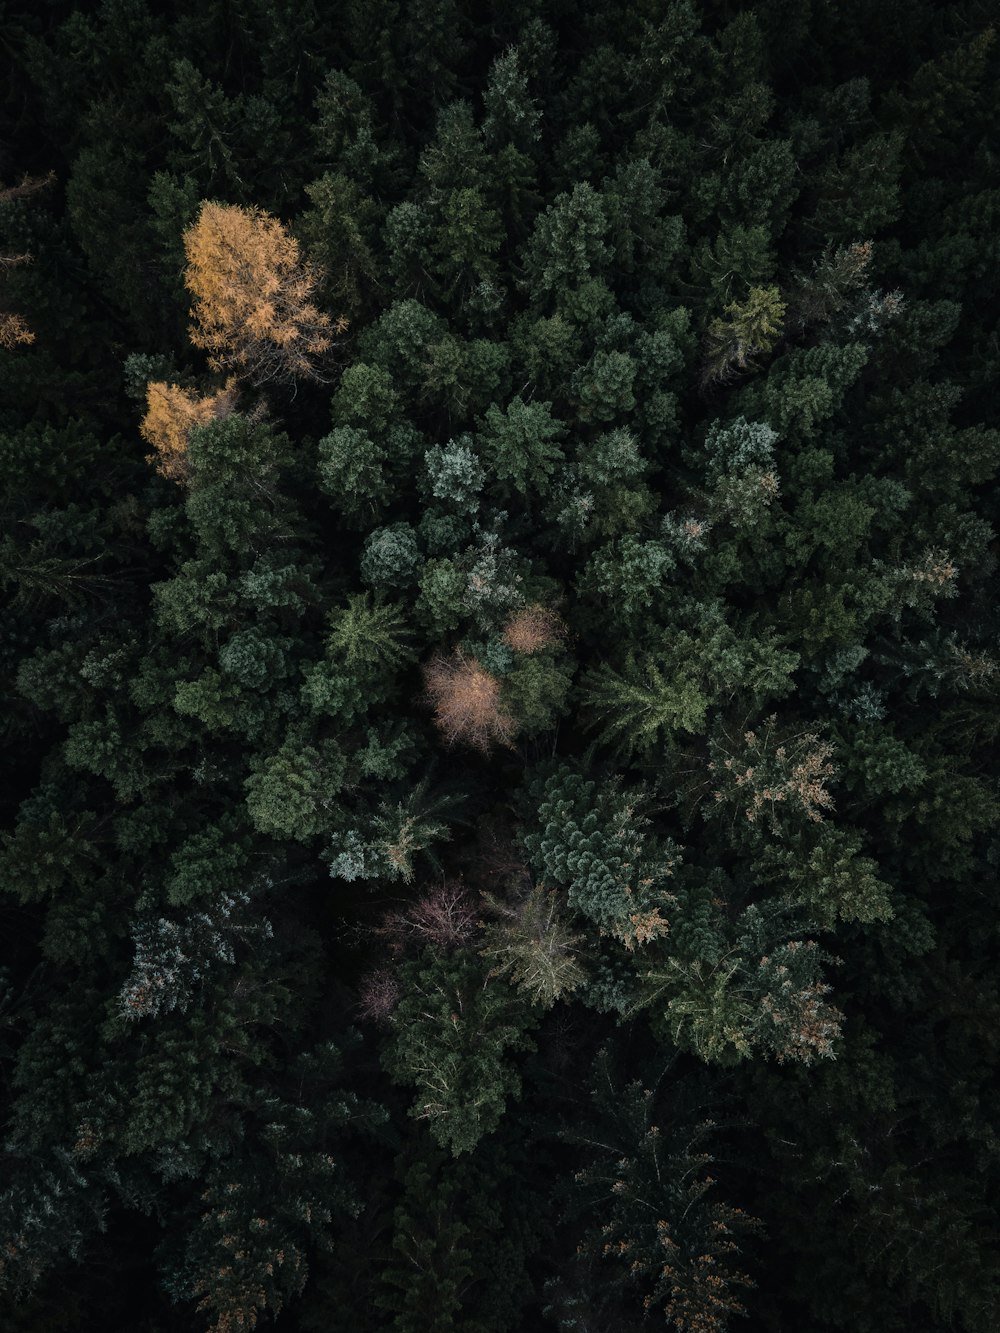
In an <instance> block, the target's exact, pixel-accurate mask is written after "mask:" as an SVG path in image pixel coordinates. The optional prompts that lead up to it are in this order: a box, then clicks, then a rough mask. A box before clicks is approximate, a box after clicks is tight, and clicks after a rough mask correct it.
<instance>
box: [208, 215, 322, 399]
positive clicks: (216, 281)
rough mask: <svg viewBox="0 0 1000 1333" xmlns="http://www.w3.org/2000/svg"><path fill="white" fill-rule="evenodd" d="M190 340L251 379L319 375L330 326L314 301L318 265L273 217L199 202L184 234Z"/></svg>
mask: <svg viewBox="0 0 1000 1333" xmlns="http://www.w3.org/2000/svg"><path fill="white" fill-rule="evenodd" d="M184 253H185V254H186V256H187V268H186V269H185V272H184V282H185V284H186V286H187V288H188V291H189V292H190V293H191V295H192V296H193V297H194V304H193V306H192V309H191V315H192V318H193V320H194V323H193V325H192V327H191V341H192V342H193V343H194V345H195V346H196V347H201V348H203V349H204V350H205V351H207V352H208V354H209V364H210V365H211V366H212V368H213V369H215V370H225V371H231V372H232V373H234V374H235V375H237V376H238V377H239V378H240V379H246V380H248V381H249V382H250V383H251V384H254V385H261V384H265V383H276V382H277V383H289V382H291V381H293V380H295V379H300V378H305V379H322V378H323V375H322V373H321V370H320V368H319V366H318V365H317V359H318V358H319V357H321V356H322V354H323V353H324V352H325V351H327V349H328V348H329V347H330V344H331V341H332V337H333V334H334V332H339V331H341V328H342V321H338V324H337V326H336V327H335V326H334V325H333V324H332V322H331V320H330V317H329V315H327V314H324V313H323V312H322V311H321V310H319V309H318V308H317V306H316V305H315V304H314V303H313V296H314V294H315V291H316V288H317V286H318V285H319V282H320V279H321V277H322V273H321V271H320V270H319V269H318V268H316V267H315V266H313V265H311V264H309V263H307V262H306V261H304V260H303V258H302V254H301V250H300V247H299V243H298V241H297V240H296V239H295V238H294V236H292V235H291V234H290V233H289V231H288V229H287V228H286V227H285V226H284V225H283V224H282V223H281V222H279V220H278V219H277V218H275V217H272V216H271V215H270V214H269V213H265V212H264V211H263V210H262V209H259V208H242V207H240V206H239V205H236V204H214V203H210V202H207V201H206V202H205V203H203V204H202V205H201V209H200V211H199V213H198V217H197V219H196V221H195V222H194V223H192V225H191V226H190V227H189V228H188V229H187V231H186V232H185V233H184Z"/></svg>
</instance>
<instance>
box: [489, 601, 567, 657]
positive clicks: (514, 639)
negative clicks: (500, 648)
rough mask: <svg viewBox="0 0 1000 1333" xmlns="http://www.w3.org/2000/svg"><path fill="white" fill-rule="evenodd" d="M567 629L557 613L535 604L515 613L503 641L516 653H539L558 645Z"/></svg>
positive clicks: (505, 631)
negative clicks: (555, 644)
mask: <svg viewBox="0 0 1000 1333" xmlns="http://www.w3.org/2000/svg"><path fill="white" fill-rule="evenodd" d="M565 633H566V627H565V625H564V624H563V622H562V620H561V619H560V618H559V616H557V615H556V613H555V611H550V610H549V608H548V607H545V606H541V605H539V604H537V603H536V604H535V605H534V606H525V607H522V608H521V610H519V611H514V612H513V613H512V614H511V616H510V617H509V618H508V620H507V623H506V625H505V626H504V631H503V641H504V643H505V644H506V645H507V647H508V648H510V649H511V650H512V651H513V652H515V653H537V652H539V651H540V650H541V649H542V648H549V647H551V645H552V644H554V643H557V642H558V640H559V639H561V638H562V637H563V635H564V634H565Z"/></svg>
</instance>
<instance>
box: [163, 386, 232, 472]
mask: <svg viewBox="0 0 1000 1333" xmlns="http://www.w3.org/2000/svg"><path fill="white" fill-rule="evenodd" d="M235 403H236V388H235V385H234V383H233V381H232V380H230V381H228V382H227V383H226V385H225V386H224V387H223V388H222V389H220V390H219V392H218V393H212V394H208V395H207V396H205V397H199V396H198V394H196V393H192V392H191V391H190V390H189V389H182V388H181V387H180V385H179V384H166V383H164V382H163V381H161V380H157V381H154V382H153V383H150V384H147V385H146V415H145V416H144V417H143V419H142V424H141V425H140V427H139V433H140V434H141V435H142V438H143V439H144V440H145V441H146V443H147V444H151V445H152V446H153V448H154V449H155V450H156V453H155V454H150V455H149V457H148V460H147V461H148V462H150V463H155V464H156V470H157V472H159V473H160V474H161V476H164V477H169V478H170V480H171V481H185V480H186V479H187V475H188V462H187V447H188V440H189V438H190V435H191V431H192V430H193V429H194V428H195V426H205V425H207V424H208V423H209V422H210V421H216V420H218V419H219V417H224V416H226V415H228V413H230V412H231V411H232V410H233V407H234V405H235Z"/></svg>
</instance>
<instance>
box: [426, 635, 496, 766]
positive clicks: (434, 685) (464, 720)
mask: <svg viewBox="0 0 1000 1333" xmlns="http://www.w3.org/2000/svg"><path fill="white" fill-rule="evenodd" d="M424 687H425V689H426V690H427V697H428V699H429V701H430V703H431V706H432V707H433V709H434V723H435V725H436V726H437V728H438V730H439V731H440V732H441V734H442V736H443V737H444V739H445V741H446V742H447V743H448V744H449V745H454V744H455V743H456V742H461V743H462V744H464V745H471V746H472V747H473V749H476V750H481V751H483V753H486V752H487V751H488V750H489V749H490V747H491V746H493V745H498V744H499V745H510V743H511V741H512V740H513V738H514V736H515V734H516V731H517V724H516V722H515V720H514V718H513V717H512V716H511V715H510V714H509V713H508V712H507V711H506V709H505V707H504V704H503V701H502V697H501V684H500V681H499V680H498V679H497V678H496V676H493V675H491V674H490V672H489V671H487V670H486V669H485V667H483V666H481V665H480V664H479V662H477V661H476V659H475V658H474V657H466V656H465V655H464V654H463V653H462V652H461V651H460V650H459V649H455V651H454V652H453V653H452V654H451V656H450V657H445V656H444V655H443V654H439V655H438V656H437V657H434V658H432V660H431V661H430V662H429V663H428V664H427V665H426V666H425V667H424Z"/></svg>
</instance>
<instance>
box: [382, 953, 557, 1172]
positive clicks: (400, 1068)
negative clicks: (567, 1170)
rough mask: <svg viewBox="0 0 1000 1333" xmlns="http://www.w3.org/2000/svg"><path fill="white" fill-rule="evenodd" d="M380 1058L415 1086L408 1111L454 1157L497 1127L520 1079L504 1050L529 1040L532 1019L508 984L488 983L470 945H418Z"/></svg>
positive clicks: (391, 1072)
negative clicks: (446, 949)
mask: <svg viewBox="0 0 1000 1333" xmlns="http://www.w3.org/2000/svg"><path fill="white" fill-rule="evenodd" d="M390 1023H391V1037H390V1041H389V1044H388V1045H387V1046H386V1048H385V1051H384V1053H383V1057H382V1059H383V1064H384V1065H385V1068H386V1070H387V1072H388V1073H389V1075H390V1076H391V1077H392V1078H393V1079H395V1080H396V1081H397V1082H399V1083H404V1084H409V1085H410V1086H413V1087H415V1088H416V1090H417V1100H416V1101H415V1102H414V1104H413V1106H412V1107H411V1108H410V1115H412V1116H414V1117H416V1118H417V1119H419V1120H426V1121H428V1128H429V1130H430V1133H431V1137H432V1138H433V1139H434V1140H435V1142H436V1143H439V1144H440V1145H441V1147H443V1148H450V1149H451V1151H452V1153H453V1154H454V1156H456V1157H458V1156H460V1155H461V1154H462V1153H467V1152H471V1151H472V1149H473V1148H475V1146H476V1144H477V1143H478V1142H479V1140H480V1139H481V1138H482V1136H483V1135H484V1134H488V1133H490V1132H491V1131H492V1130H494V1129H496V1127H497V1125H498V1124H499V1122H500V1117H501V1116H502V1114H503V1112H504V1108H505V1106H506V1104H507V1099H508V1098H509V1097H512V1096H516V1095H517V1094H518V1092H519V1091H520V1087H521V1080H520V1076H519V1075H518V1073H517V1071H516V1070H515V1069H514V1068H513V1066H512V1064H511V1063H510V1061H509V1060H508V1059H507V1058H505V1057H506V1053H507V1052H508V1051H519V1050H525V1049H527V1048H529V1047H530V1046H531V1045H532V1042H531V1039H530V1038H529V1037H528V1035H527V1033H528V1030H529V1029H530V1027H531V1026H532V1019H531V1017H530V1014H529V1012H528V1011H527V1008H526V1006H525V1005H523V1003H519V1002H518V1001H517V1000H516V999H515V997H514V993H513V992H512V991H511V988H510V987H509V986H507V985H505V984H503V983H502V982H496V981H490V980H489V979H488V978H487V977H485V976H484V975H483V970H482V964H481V963H480V962H479V960H478V958H477V957H476V956H475V954H473V953H471V952H470V951H469V950H456V951H455V952H454V953H451V954H441V953H437V952H435V951H433V950H431V949H425V950H424V951H423V953H422V954H421V956H420V957H419V958H418V959H415V960H414V961H412V962H409V963H406V964H404V966H403V968H402V996H401V998H400V1001H399V1003H398V1004H397V1005H396V1007H395V1009H393V1011H392V1016H391V1019H390Z"/></svg>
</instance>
